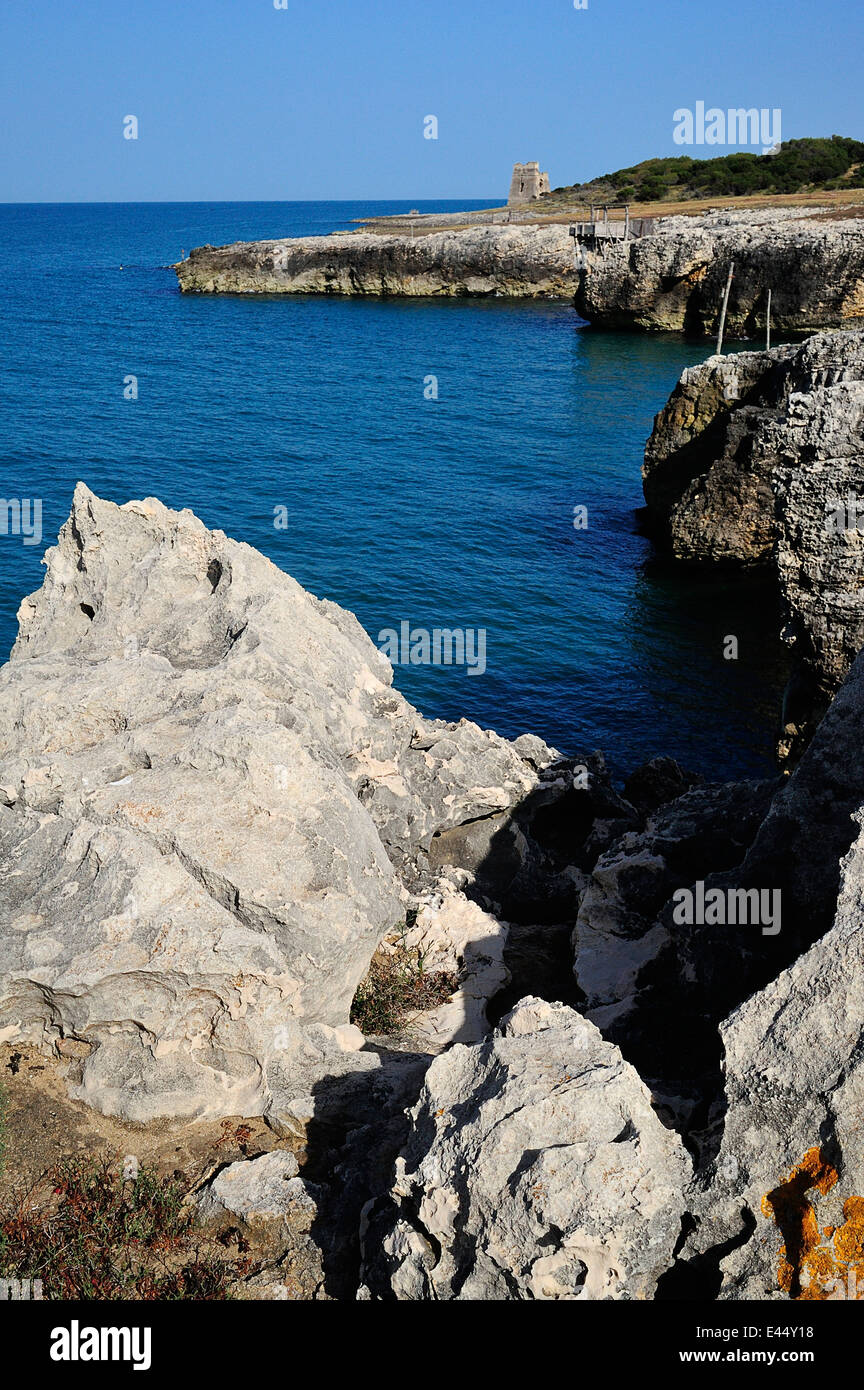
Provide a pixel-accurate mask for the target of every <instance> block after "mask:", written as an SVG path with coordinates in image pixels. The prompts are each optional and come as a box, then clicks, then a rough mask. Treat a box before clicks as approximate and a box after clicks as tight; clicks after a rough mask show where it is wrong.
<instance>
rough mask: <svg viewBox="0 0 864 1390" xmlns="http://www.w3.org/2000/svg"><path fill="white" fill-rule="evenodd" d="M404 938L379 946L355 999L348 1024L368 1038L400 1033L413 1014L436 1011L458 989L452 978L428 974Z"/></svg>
mask: <svg viewBox="0 0 864 1390" xmlns="http://www.w3.org/2000/svg"><path fill="white" fill-rule="evenodd" d="M403 938H404V933H403V934H402V936H397V937H394V938H389V939H388V940H386V941H383V942H382V943H381V945H380V946H379V947H378V950H377V951H376V952H375V954H374V956H373V957H372V960H371V962H370V965H369V969H368V971H367V973H366V978H365V979H364V980H363V981H362V982H361V984H360V985H359V987H358V989H357V993H356V994H355V995H354V1002H353V1004H352V1005H351V1022H352V1023H354V1024H356V1026H357V1027H358V1028H359V1029H360V1031H361V1032H362V1033H364V1034H365V1035H366V1036H367V1037H368V1036H376V1035H380V1034H382V1033H391V1034H392V1033H399V1032H401V1031H402V1029H403V1028H404V1027H405V1025H406V1023H407V1022H408V1021H409V1017H410V1015H411V1014H412V1013H416V1012H421V1011H424V1012H425V1011H426V1010H427V1009H434V1008H436V1007H437V1005H438V1004H443V1003H444V1002H445V1000H447V999H449V998H450V997H451V995H452V994H453V993H454V992H455V991H456V989H457V988H458V983H459V982H458V980H457V978H456V976H455V975H452V974H448V973H447V972H445V971H438V970H435V971H427V970H426V969H425V964H424V960H423V953H422V952H421V951H419V950H409V949H408V948H407V947H406V946H405V944H404V939H403Z"/></svg>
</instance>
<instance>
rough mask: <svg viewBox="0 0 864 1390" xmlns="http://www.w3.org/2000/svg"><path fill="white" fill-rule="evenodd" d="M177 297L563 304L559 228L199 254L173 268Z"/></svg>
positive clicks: (566, 293) (348, 236) (567, 246)
mask: <svg viewBox="0 0 864 1390" xmlns="http://www.w3.org/2000/svg"><path fill="white" fill-rule="evenodd" d="M175 270H176V272H177V278H178V280H179V282H180V288H181V290H183V292H184V293H187V294H189V293H228V294H347V295H385V294H392V295H433V296H434V295H439V296H451V295H453V296H456V295H497V294H500V295H512V296H514V297H516V298H529V299H532V298H533V299H544V298H557V297H563V298H569V297H571V296H572V295H573V293H574V292H575V289H576V269H575V264H574V256H573V242H572V240H571V238H570V237H569V235H568V231H567V228H566V227H563V226H550V227H532V226H512V227H511V226H472V227H466V228H462V229H454V230H447V231H443V232H435V233H431V234H429V235H421V236H417V237H414V238H412V237H410V236H393V235H376V234H373V233H369V232H346V233H344V234H337V235H334V236H318V237H300V238H297V239H291V238H286V239H285V240H281V241H253V242H234V243H233V244H232V245H230V246H199V247H197V248H196V249H195V250H194V251H192V252H191V253H190V255H189V258H188V259H187V260H185V261H180V262H179V263H178V264H177V265H176V266H175Z"/></svg>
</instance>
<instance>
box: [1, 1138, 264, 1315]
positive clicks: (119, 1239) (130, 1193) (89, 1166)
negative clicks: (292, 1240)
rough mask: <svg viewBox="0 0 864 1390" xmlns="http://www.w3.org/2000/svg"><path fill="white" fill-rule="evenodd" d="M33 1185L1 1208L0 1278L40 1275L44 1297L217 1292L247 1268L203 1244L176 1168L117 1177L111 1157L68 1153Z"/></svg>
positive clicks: (214, 1295) (220, 1295)
mask: <svg viewBox="0 0 864 1390" xmlns="http://www.w3.org/2000/svg"><path fill="white" fill-rule="evenodd" d="M46 1189H47V1190H46ZM40 1191H41V1194H42V1195H41V1197H40V1198H39V1200H37V1199H36V1198H35V1197H34V1195H33V1194H32V1193H28V1194H27V1195H26V1196H23V1197H22V1196H20V1195H19V1196H16V1197H14V1198H11V1199H9V1200H7V1201H6V1202H4V1203H3V1204H2V1206H0V1277H3V1278H6V1279H41V1280H42V1286H43V1290H44V1295H43V1296H44V1297H45V1298H46V1299H83V1300H112V1299H142V1300H145V1301H154V1300H160V1301H162V1300H175V1299H208V1300H212V1299H225V1298H228V1297H229V1293H228V1289H229V1287H230V1284H231V1283H232V1282H233V1281H234V1280H235V1279H238V1278H243V1277H245V1276H246V1275H247V1274H249V1273H251V1272H253V1271H254V1268H255V1266H254V1265H253V1264H252V1262H251V1261H249V1260H227V1259H225V1258H224V1256H223V1257H222V1258H219V1257H218V1255H217V1254H216V1253H215V1251H210V1250H208V1249H205V1248H204V1247H203V1246H202V1242H201V1233H200V1232H198V1231H196V1230H195V1228H194V1210H193V1208H191V1207H189V1206H184V1205H183V1198H184V1196H185V1193H186V1185H185V1183H184V1182H182V1181H180V1180H178V1178H177V1177H176V1176H175V1177H173V1178H165V1177H160V1176H159V1175H158V1174H157V1173H156V1172H155V1171H154V1170H152V1169H150V1168H147V1167H141V1168H140V1169H138V1171H137V1174H136V1176H135V1177H134V1178H127V1179H124V1176H123V1171H122V1166H121V1163H120V1160H119V1159H114V1158H111V1157H104V1158H101V1159H95V1160H94V1159H92V1158H70V1159H66V1160H64V1161H63V1162H62V1163H60V1164H58V1165H57V1166H56V1167H55V1168H53V1169H52V1170H51V1171H50V1173H48V1174H47V1175H46V1181H45V1183H43V1184H41V1185H40Z"/></svg>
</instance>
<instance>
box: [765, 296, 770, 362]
mask: <svg viewBox="0 0 864 1390" xmlns="http://www.w3.org/2000/svg"><path fill="white" fill-rule="evenodd" d="M770 347H771V291H770V290H769V291H768V308H767V309H766V311H765V351H766V352H768V351H769V350H770Z"/></svg>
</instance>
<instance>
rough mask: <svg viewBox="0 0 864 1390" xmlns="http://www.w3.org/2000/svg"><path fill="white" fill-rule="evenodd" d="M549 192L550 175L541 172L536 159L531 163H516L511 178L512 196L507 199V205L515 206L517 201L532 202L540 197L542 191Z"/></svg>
mask: <svg viewBox="0 0 864 1390" xmlns="http://www.w3.org/2000/svg"><path fill="white" fill-rule="evenodd" d="M548 192H549V175H548V174H541V172H540V165H539V164H538V163H537V160H536V159H534V160H532V161H531V163H530V164H514V165H513V177H512V179H511V180H510V197H509V198H508V199H507V206H508V207H514V206H515V205H516V204H517V203H531V202H533V200H534V199H535V198H539V197H540V194H541V193H548Z"/></svg>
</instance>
